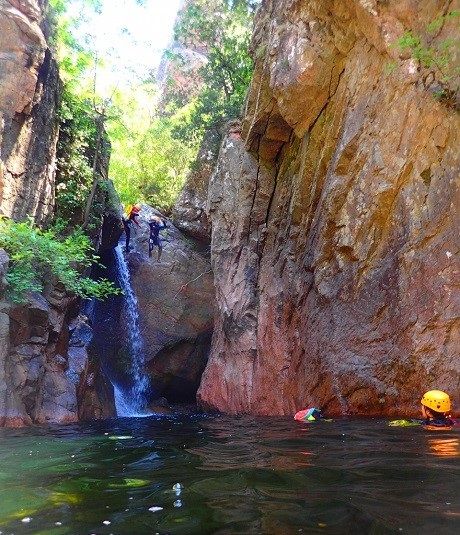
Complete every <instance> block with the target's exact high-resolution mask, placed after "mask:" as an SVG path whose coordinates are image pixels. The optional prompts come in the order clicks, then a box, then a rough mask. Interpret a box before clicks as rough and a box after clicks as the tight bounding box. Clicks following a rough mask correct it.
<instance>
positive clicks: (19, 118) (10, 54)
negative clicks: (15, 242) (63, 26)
mask: <svg viewBox="0 0 460 535" xmlns="http://www.w3.org/2000/svg"><path fill="white" fill-rule="evenodd" d="M46 5H47V2H45V1H44V0H26V1H18V0H0V52H1V54H0V81H1V83H0V215H5V216H7V217H13V218H15V219H22V218H24V217H25V216H31V217H33V218H34V219H35V220H36V221H37V222H42V221H44V220H46V219H47V218H48V216H49V215H50V214H51V213H52V211H53V208H54V174H55V154H56V142H57V136H58V124H57V118H56V113H57V106H58V100H59V90H60V81H59V74H58V69H57V65H56V62H55V60H54V59H53V57H52V55H51V53H50V51H49V49H48V45H47V41H46V38H47V36H46V35H45V33H46V30H45V28H46V20H45V18H44V14H45V8H46Z"/></svg>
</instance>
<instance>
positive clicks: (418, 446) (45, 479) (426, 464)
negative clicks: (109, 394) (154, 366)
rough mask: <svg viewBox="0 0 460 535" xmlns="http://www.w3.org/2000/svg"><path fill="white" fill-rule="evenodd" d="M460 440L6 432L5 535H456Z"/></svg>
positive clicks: (0, 501) (242, 425)
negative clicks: (433, 534) (167, 534)
mask: <svg viewBox="0 0 460 535" xmlns="http://www.w3.org/2000/svg"><path fill="white" fill-rule="evenodd" d="M459 440H460V433H459V430H454V431H450V432H445V433H442V434H441V433H436V432H427V431H424V430H422V429H419V428H389V427H387V425H386V422H383V421H374V420H368V421H363V420H343V421H335V422H330V423H326V422H325V423H318V424H314V425H311V424H299V423H296V422H293V421H291V420H290V419H276V418H244V417H240V418H227V417H206V416H190V417H178V418H173V417H167V418H158V417H155V418H142V419H135V418H134V419H118V420H111V421H107V422H103V423H94V424H89V425H73V426H63V427H59V426H54V427H53V426H52V427H50V428H46V429H45V428H39V429H36V428H35V429H24V430H2V431H0V467H1V469H0V531H3V533H15V534H16V535H17V534H21V533H32V532H33V533H43V534H44V533H50V534H56V535H63V534H72V535H78V534H80V533H81V534H85V535H87V534H88V533H97V534H109V533H114V534H115V533H116V534H126V535H128V534H129V535H132V534H133V533H135V534H136V535H137V534H143V533H145V534H149V535H150V534H151V533H161V534H166V533H171V534H182V533H183V534H194V533H196V534H200V535H201V534H208V533H223V534H237V533H241V534H245V535H247V534H252V533H254V534H259V533H262V534H280V535H281V534H282V535H285V534H287V535H290V534H294V533H295V534H298V533H302V532H303V533H372V534H374V533H375V534H386V533H401V531H400V530H401V529H402V531H403V532H405V533H414V534H415V533H417V534H418V533H422V534H423V533H425V532H427V531H426V530H429V532H430V534H432V533H436V534H438V533H439V534H443V533H446V534H448V533H457V532H459V531H460V504H459V498H458V489H459V485H460V470H459V464H458V460H459V455H460V447H459ZM25 519H30V520H28V521H26V520H25Z"/></svg>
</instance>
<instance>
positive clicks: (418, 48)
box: [396, 11, 460, 84]
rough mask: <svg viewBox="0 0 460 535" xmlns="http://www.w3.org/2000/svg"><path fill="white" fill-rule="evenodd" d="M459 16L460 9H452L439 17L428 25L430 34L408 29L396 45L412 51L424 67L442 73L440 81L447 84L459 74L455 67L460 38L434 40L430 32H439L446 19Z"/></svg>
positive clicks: (427, 28)
mask: <svg viewBox="0 0 460 535" xmlns="http://www.w3.org/2000/svg"><path fill="white" fill-rule="evenodd" d="M459 16H460V11H450V12H449V13H447V14H446V15H443V16H440V17H437V18H436V19H434V20H433V21H431V22H430V24H428V25H427V27H426V31H427V33H428V36H422V35H417V34H415V33H414V32H413V31H410V30H408V31H406V32H404V34H403V35H402V36H401V37H400V38H399V39H398V40H397V42H396V45H397V46H398V47H399V48H400V50H402V51H406V50H408V51H410V53H411V56H412V57H413V58H414V59H416V60H417V61H419V62H420V65H421V66H422V67H424V68H426V69H431V70H433V71H435V72H437V73H438V74H439V75H440V81H441V82H443V83H446V84H447V83H448V82H451V81H452V80H453V79H454V78H455V77H456V76H458V74H459V71H458V67H455V56H456V51H457V48H458V43H459V40H458V39H454V38H447V39H443V40H441V41H439V42H434V41H433V39H432V37H430V34H435V33H437V32H439V31H440V30H441V28H442V27H443V25H444V23H445V22H446V21H449V20H452V19H455V18H457V17H459Z"/></svg>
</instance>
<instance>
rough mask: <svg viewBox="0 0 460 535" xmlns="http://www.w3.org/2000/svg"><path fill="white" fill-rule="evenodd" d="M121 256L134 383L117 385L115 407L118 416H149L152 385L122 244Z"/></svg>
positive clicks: (118, 249)
mask: <svg viewBox="0 0 460 535" xmlns="http://www.w3.org/2000/svg"><path fill="white" fill-rule="evenodd" d="M115 254H116V259H117V277H118V282H119V284H120V286H121V288H122V290H123V294H124V295H123V304H124V309H125V318H126V323H127V329H126V330H127V335H128V340H127V342H128V344H127V345H128V352H129V356H130V359H131V367H130V371H131V378H132V387H131V388H127V389H125V390H122V389H121V388H120V387H117V386H115V388H114V390H115V407H116V410H117V416H145V415H146V413H147V411H146V404H147V400H146V392H147V389H148V386H149V381H148V378H147V375H146V374H145V371H144V364H145V359H144V344H143V340H142V335H141V331H140V327H139V305H138V302H137V299H136V296H135V295H134V292H133V288H132V286H131V278H130V275H129V270H128V265H127V263H126V260H125V257H124V254H123V251H122V249H121V247H120V245H118V247H116V248H115Z"/></svg>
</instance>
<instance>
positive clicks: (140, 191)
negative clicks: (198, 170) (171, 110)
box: [108, 84, 197, 210]
mask: <svg viewBox="0 0 460 535" xmlns="http://www.w3.org/2000/svg"><path fill="white" fill-rule="evenodd" d="M114 105H115V108H116V109H118V116H117V118H116V119H115V118H114V119H113V120H112V121H110V122H109V125H108V131H109V135H110V138H111V141H112V148H113V151H112V158H111V162H110V176H111V177H112V179H113V181H114V183H115V186H116V188H117V190H118V192H119V194H120V197H121V200H122V201H123V202H125V203H128V204H131V203H134V202H138V201H145V202H148V203H150V204H153V205H154V206H156V207H158V208H160V209H162V210H168V209H169V208H170V207H171V205H172V204H173V203H174V201H175V199H176V197H177V195H178V193H179V191H180V189H181V187H182V185H183V183H184V180H185V176H186V174H187V172H188V170H189V168H190V165H191V162H192V161H193V159H194V158H195V156H196V152H197V146H196V145H193V144H192V143H189V144H185V143H183V142H182V141H180V140H178V139H176V138H175V137H173V132H174V130H175V128H177V126H178V125H179V124H180V123H181V122H182V121H184V120H186V119H187V114H188V113H190V107H187V106H186V107H184V108H182V109H181V110H179V111H178V112H176V113H175V114H173V115H170V116H161V115H160V114H159V113H158V109H157V96H156V93H155V88H154V86H153V85H151V84H144V85H142V86H141V87H139V88H137V89H136V90H135V91H133V92H131V93H130V94H128V93H126V92H122V91H117V92H115V94H114Z"/></svg>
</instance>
